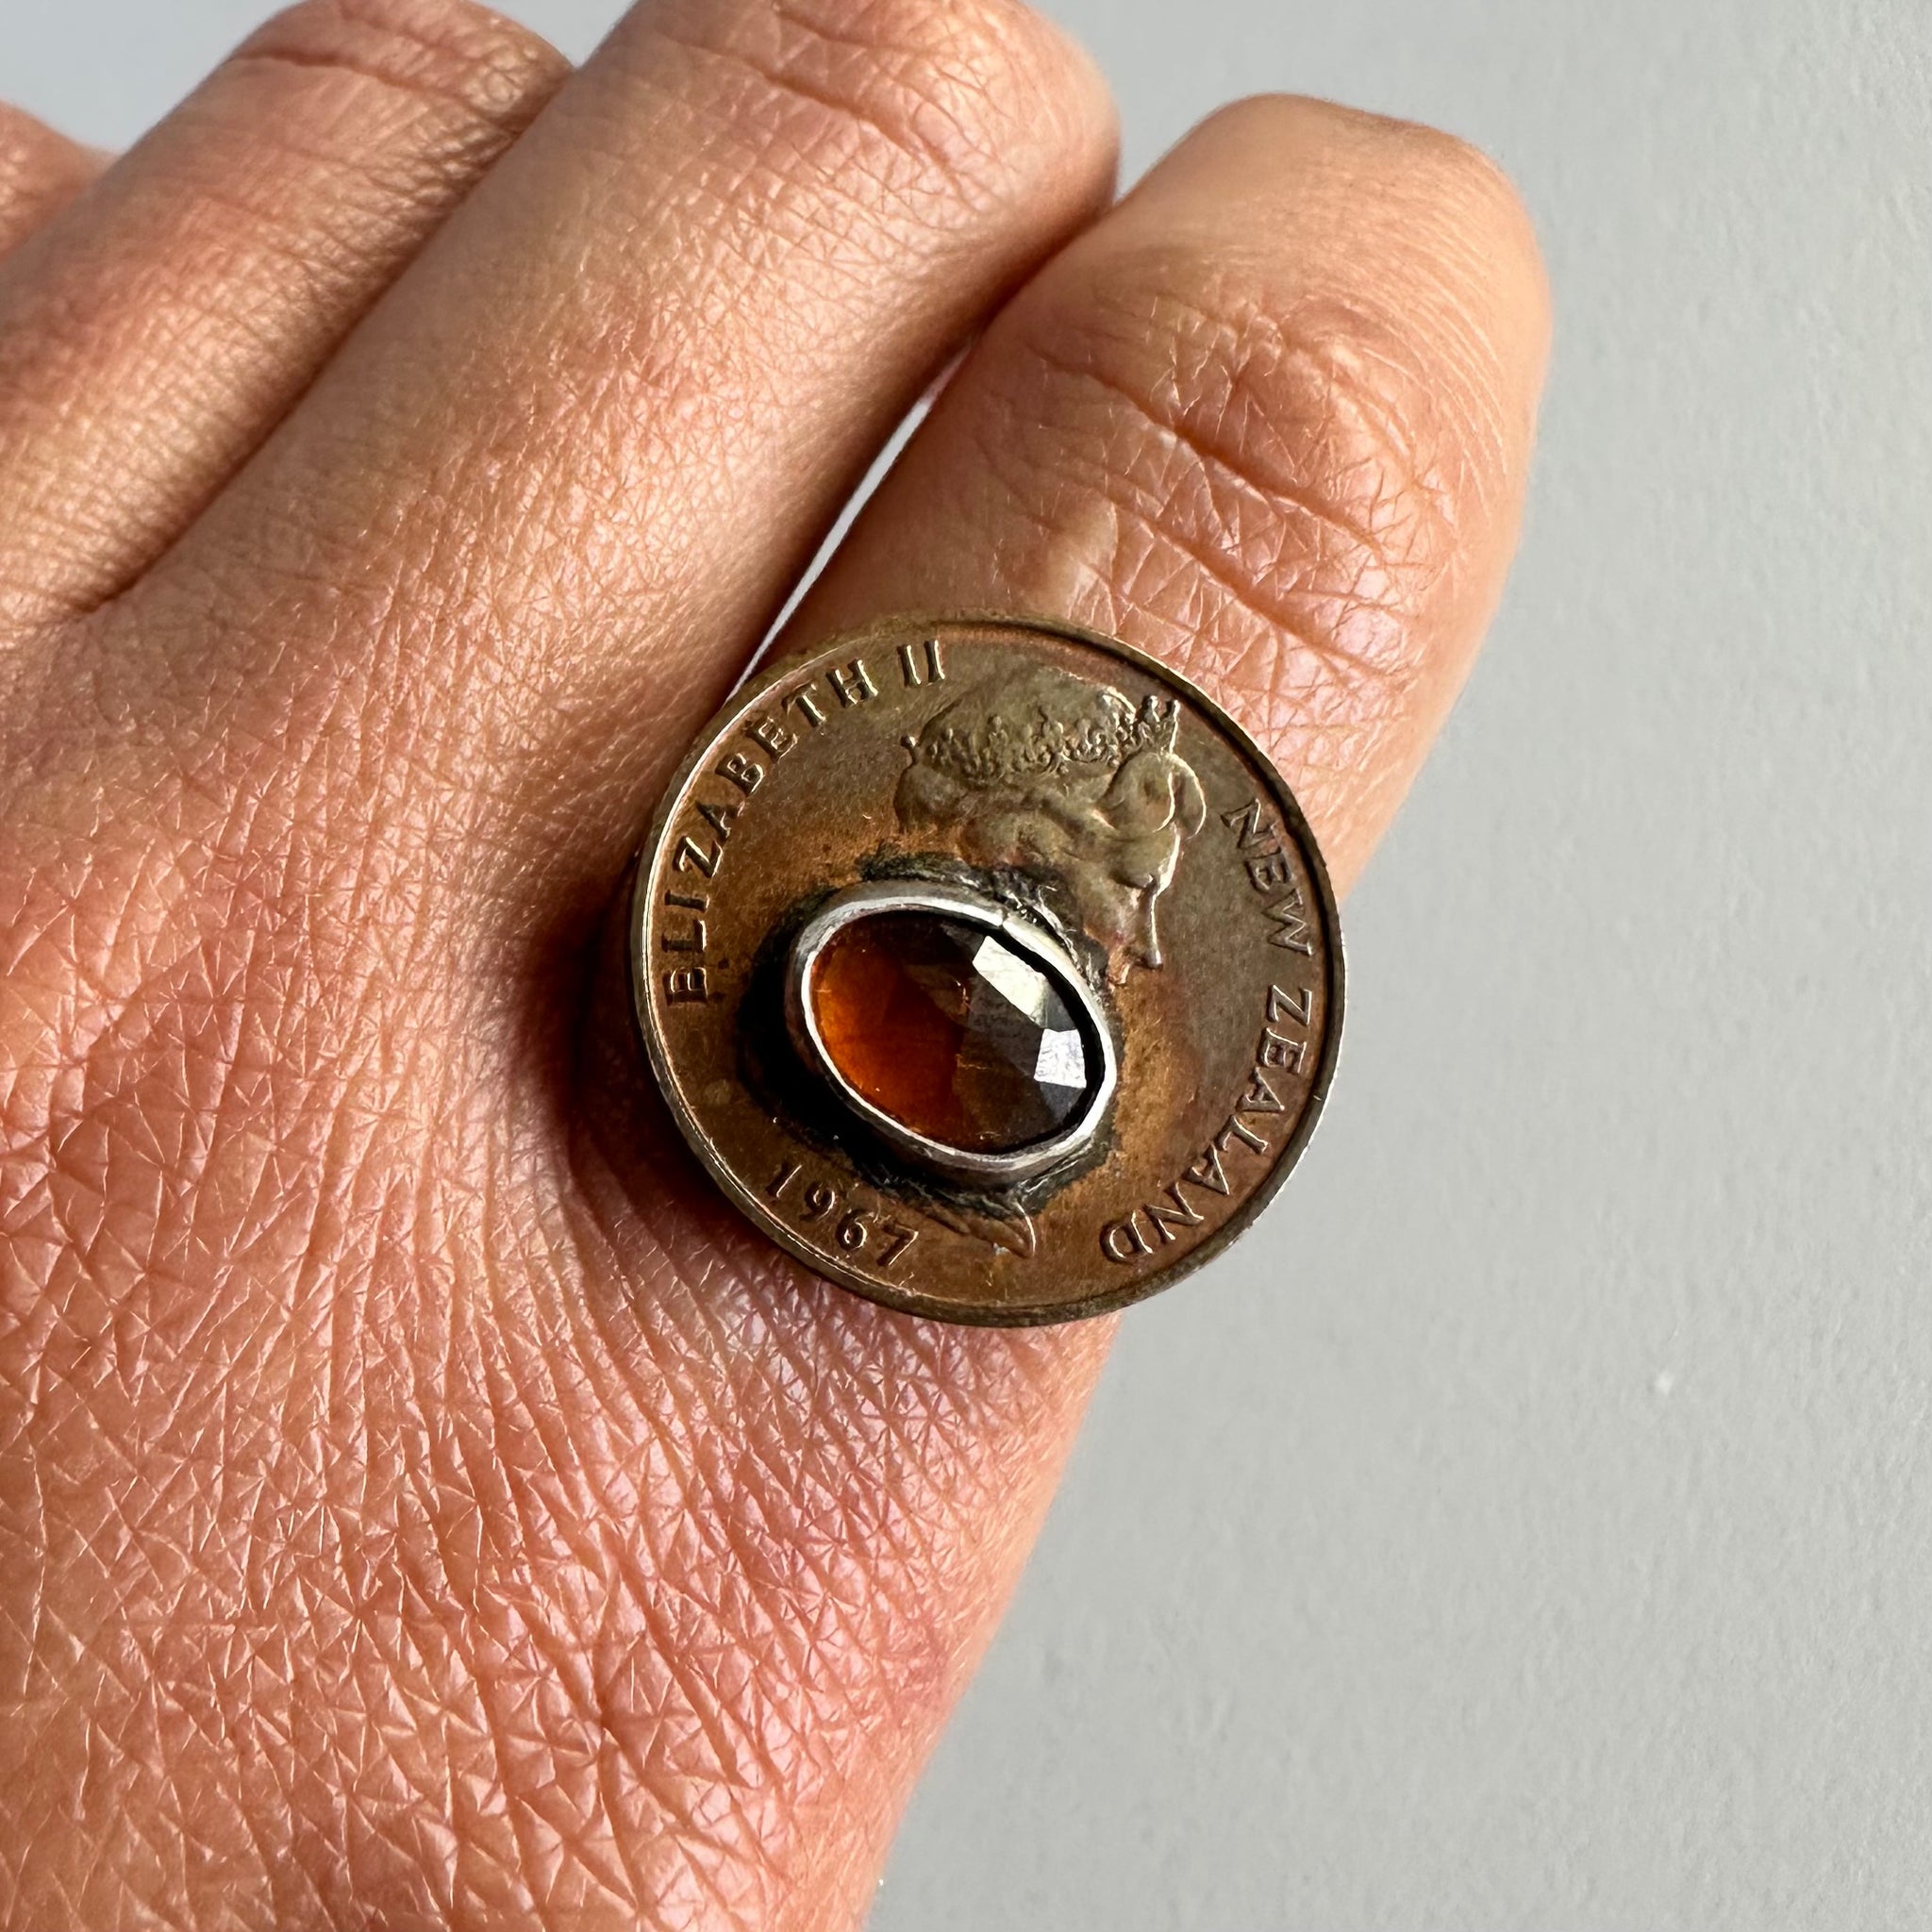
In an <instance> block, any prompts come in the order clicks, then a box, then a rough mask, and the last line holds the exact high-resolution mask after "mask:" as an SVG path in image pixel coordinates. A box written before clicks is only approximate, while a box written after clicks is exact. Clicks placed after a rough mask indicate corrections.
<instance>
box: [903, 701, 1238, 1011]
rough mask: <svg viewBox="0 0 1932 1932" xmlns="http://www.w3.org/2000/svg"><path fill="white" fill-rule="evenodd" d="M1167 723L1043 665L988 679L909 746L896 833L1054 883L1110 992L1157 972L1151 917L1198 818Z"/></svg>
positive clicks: (1152, 706)
mask: <svg viewBox="0 0 1932 1932" xmlns="http://www.w3.org/2000/svg"><path fill="white" fill-rule="evenodd" d="M1179 722H1180V720H1179V709H1178V707H1177V706H1176V705H1175V704H1174V701H1173V700H1172V699H1170V700H1168V701H1167V702H1165V703H1163V702H1162V701H1160V700H1159V699H1158V698H1155V697H1153V696H1149V697H1148V698H1147V699H1146V701H1145V702H1144V703H1143V704H1142V705H1141V707H1140V708H1138V709H1136V708H1135V707H1134V706H1133V705H1132V704H1131V703H1129V702H1128V700H1127V699H1126V698H1124V696H1122V694H1121V693H1120V692H1119V691H1115V690H1113V689H1112V688H1111V687H1110V686H1108V685H1103V684H1094V683H1090V682H1089V681H1087V680H1086V679H1084V678H1079V677H1074V676H1073V675H1069V674H1068V673H1066V672H1063V671H1060V670H1058V669H1056V668H1054V667H1052V666H1041V667H1039V668H1037V669H1033V670H1029V671H1027V672H1025V673H1024V674H1023V675H1019V676H1017V677H1014V678H1011V679H993V680H989V681H987V682H985V683H982V684H979V685H976V686H974V688H973V689H972V690H970V691H967V692H966V693H965V694H964V695H963V696H961V697H959V698H958V699H956V700H955V701H954V702H953V703H952V704H950V705H948V706H947V707H946V708H944V709H943V710H941V711H940V712H938V713H936V714H935V715H934V716H933V717H932V718H931V719H929V720H928V721H927V723H926V724H925V726H924V729H922V730H921V731H920V732H919V733H918V734H917V735H916V736H915V737H912V738H908V741H907V749H908V752H909V754H910V756H911V763H910V765H909V766H908V769H907V772H906V775H905V776H904V777H903V778H902V779H901V780H900V782H899V790H898V796H897V799H896V805H897V809H898V815H899V820H900V823H901V824H903V825H904V826H905V827H906V829H907V830H908V832H913V833H919V832H927V831H930V832H937V833H941V834H942V835H944V836H946V837H947V838H948V839H949V840H950V841H951V843H952V845H953V847H954V849H955V850H957V851H958V855H959V856H960V858H964V859H966V860H967V861H968V862H969V863H971V864H974V865H980V866H988V867H997V866H1012V867H1016V868H1018V869H1019V870H1021V871H1023V872H1026V873H1030V874H1044V875H1045V876H1047V877H1048V878H1050V879H1054V880H1057V881H1058V882H1059V883H1060V884H1061V885H1063V886H1064V887H1065V889H1066V891H1067V892H1068V894H1069V895H1070V897H1071V899H1072V902H1073V906H1074V910H1075V913H1076V915H1077V918H1078V920H1079V924H1080V927H1081V929H1082V931H1083V932H1084V933H1085V934H1086V936H1087V937H1088V938H1089V939H1091V940H1092V941H1094V942H1095V943H1096V944H1098V945H1100V946H1101V947H1103V948H1104V949H1105V950H1106V953H1107V956H1108V971H1109V974H1110V976H1111V977H1112V978H1114V979H1115V980H1120V979H1124V978H1125V976H1126V975H1127V974H1128V973H1129V972H1130V971H1132V969H1133V968H1134V967H1136V966H1141V967H1147V968H1157V967H1158V966H1159V965H1160V963H1161V954H1160V937H1159V929H1158V924H1157V920H1156V906H1157V903H1158V900H1159V898H1160V896H1161V894H1162V893H1163V892H1165V891H1167V889H1168V887H1169V885H1170V884H1171V883H1172V882H1173V879H1174V868H1175V867H1176V866H1177V865H1178V864H1179V862H1180V856H1181V850H1182V847H1183V846H1184V845H1185V844H1186V842H1187V841H1188V840H1189V839H1191V837H1193V835H1194V834H1195V833H1197V832H1198V831H1199V830H1200V829H1201V827H1202V824H1204V823H1205V821H1206V819H1207V814H1208V808H1207V801H1206V799H1205V798H1204V796H1203V795H1202V791H1201V784H1200V780H1199V779H1198V778H1197V777H1196V776H1195V775H1194V773H1193V771H1192V769H1191V767H1190V766H1189V764H1188V763H1187V761H1186V760H1185V759H1184V758H1181V756H1180V755H1179V753H1178V752H1177V751H1176V750H1175V749H1174V740H1175V737H1176V734H1177V732H1178V729H1179Z"/></svg>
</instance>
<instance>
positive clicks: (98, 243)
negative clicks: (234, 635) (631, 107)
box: [0, 0, 565, 633]
mask: <svg viewBox="0 0 1932 1932" xmlns="http://www.w3.org/2000/svg"><path fill="white" fill-rule="evenodd" d="M564 71H565V63H564V61H563V60H562V58H561V57H560V56H558V54H556V53H555V52H553V51H552V50H551V49H550V48H549V47H548V46H546V45H545V44H544V43H543V42H541V41H540V40H539V39H538V38H537V37H536V36H535V35H533V34H530V33H528V32H526V31H525V29H524V28H522V27H520V26H516V25H512V24H511V23H510V22H508V21H507V20H504V19H502V18H501V17H500V16H498V15H496V14H493V13H491V12H488V11H487V10H485V9H484V8H480V7H476V6H473V5H471V4H470V0H354V4H351V0H301V4H299V5H297V6H295V7H293V8H291V9H290V10H289V11H287V12H285V13H282V14H279V15H277V16H276V17H275V19H274V20H272V21H270V22H269V23H268V25H265V26H264V27H262V28H261V29H260V31H259V32H258V33H257V34H256V35H255V36H254V37H253V38H252V39H250V40H249V41H248V42H246V43H244V45H243V46H242V48H241V49H240V50H239V51H238V52H237V53H236V54H235V55H234V56H233V57H231V58H229V59H228V60H227V61H226V62H225V64H224V65H223V66H222V67H221V68H219V69H218V70H217V71H216V72H215V73H214V75H211V76H210V77H209V79H208V80H207V81H206V82H205V83H204V84H203V85H202V86H201V87H200V88H199V89H197V90H196V92H194V93H193V94H192V95H191V96H190V97H189V98H188V100H187V101H185V102H184V103H183V104H182V105H181V106H180V107H179V108H176V109H175V112H174V113H172V114H171V115H170V116H169V117H168V118H167V119H166V120H165V121H163V122H162V123H161V124H160V125H159V126H158V127H157V128H156V129H155V130H154V131H153V132H152V133H151V134H150V135H149V136H148V137H147V138H146V139H145V140H143V141H142V142H140V143H139V144H138V145H137V146H135V147H134V148H133V149H131V150H130V151H129V152H128V153H127V154H126V155H125V156H124V157H122V158H121V159H120V160H119V161H117V162H115V163H114V165H113V166H112V167H111V168H110V169H109V170H108V173H107V174H106V175H105V176H104V177H103V178H102V179H101V181H100V182H99V184H98V185H97V187H96V189H95V191H94V192H93V193H92V194H91V195H89V196H88V198H87V203H86V206H85V207H84V208H69V209H68V211H67V212H66V213H65V214H64V215H60V216H56V217H55V218H54V219H53V220H52V221H51V222H49V223H48V224H47V225H45V226H44V227H42V229H41V231H40V232H39V233H38V234H37V235H36V237H35V238H34V240H33V242H31V244H30V245H28V246H25V247H23V248H20V249H17V250H15V251H14V252H13V253H12V254H11V255H9V256H8V257H7V258H6V259H5V260H4V261H0V633H4V632H5V631H6V630H9V629H10V630H14V631H16V632H18V631H20V630H23V629H25V628H28V627H30V626H32V625H37V624H42V623H45V622H48V621H51V620H54V619H57V618H59V617H61V616H64V615H68V614H71V613H73V612H74V611H75V610H78V609H83V608H88V607H90V606H92V605H94V604H97V603H99V602H100V601H102V600H103V599H105V598H106V597H108V596H109V595H111V594H112V593H113V592H114V591H116V590H118V589H120V588H122V587H124V586H125V584H126V583H127V582H128V581H129V580H130V579H131V578H132V577H134V576H135V575H138V574H139V573H140V571H141V570H142V567H143V566H144V565H146V564H147V563H148V562H150V561H151V560H152V559H153V558H154V557H155V556H157V555H158V553H159V552H160V551H161V550H162V549H164V548H165V547H166V545H167V544H168V543H169V542H170V541H172V540H173V538H174V537H175V535H176V534H178V532H179V531H180V529H181V527H182V526H183V525H184V524H185V523H186V522H187V521H188V520H189V519H190V518H191V517H192V515H193V513H194V512H195V511H196V510H197V509H198V508H201V506H202V505H203V504H204V503H206V502H207V500H208V497H209V496H210V495H211V494H212V493H213V492H214V491H216V490H217V489H218V488H219V487H220V485H221V484H222V483H224V482H225V480H226V479H227V478H228V476H229V475H231V474H232V472H233V471H234V469H235V468H236V466H237V465H238V464H240V463H241V462H242V459H243V458H245V457H246V456H247V454H248V453H249V451H250V450H252V449H253V448H254V447H255V446H256V445H257V444H258V442H259V441H261V439H262V438H263V437H264V436H265V435H266V434H267V433H268V431H269V430H270V429H271V428H273V427H274V425H275V423H276V422H277V421H278V420H279V419H280V418H281V416H282V415H283V414H284V413H285V412H286V410H287V409H288V408H289V407H290V405H291V403H292V402H293V401H294V399H295V398H296V397H297V396H299V395H300V394H301V393H302V391H303V390H304V389H305V388H306V387H307V386H308V384H309V383H310V382H311V381H312V380H313V378H314V376H315V374H316V371H317V370H318V369H319V368H320V367H321V366H322V364H323V363H324V362H325V360H326V359H327V357H328V355H329V354H330V352H331V351H332V350H333V349H334V348H335V346H336V344H337V343H338V342H339V341H341V338H342V336H343V335H344V334H345V332H346V331H347V330H348V328H349V327H350V325H352V324H353V323H354V322H355V321H356V319H357V318H358V316H360V315H361V314H362V313H363V311H364V310H365V309H366V308H368V307H369V305H370V303H371V302H372V301H374V299H375V296H376V295H378V294H379V293H380V292H381V291H382V290H383V289H384V288H385V287H386V286H387V285H388V283H389V282H390V281H391V279H392V278H393V277H394V275H396V273H397V271H398V270H399V269H400V268H401V267H402V266H403V264H404V263H406V262H407V261H408V259H409V258H410V257H411V256H412V255H413V254H414V253H415V252H416V250H417V249H418V248H419V247H420V246H421V245H422V243H423V242H424V240H425V237H426V236H427V235H428V234H429V233H430V232H431V231H432V230H433V229H434V228H435V227H436V225H438V224H439V223H440V222H441V220H442V219H443V217H444V216H445V215H446V214H447V213H448V212H449V210H450V209H451V208H452V207H454V206H455V205H456V203H457V202H458V201H459V200H460V199H461V198H462V196H463V195H464V194H465V193H466V192H468V190H469V189H470V187H471V186H472V184H473V183H474V182H475V180H476V178H477V177H478V175H481V174H482V173H483V172H484V171H486V170H487V169H488V168H489V166H490V165H491V162H493V161H494V160H495V159H496V158H497V157H498V156H499V155H500V154H501V153H502V152H503V151H504V149H505V148H506V147H507V146H508V144H509V143H510V142H511V141H512V140H514V138H515V137H516V135H517V134H518V133H519V132H520V131H521V129H522V128H523V127H524V126H525V125H526V124H527V123H528V122H529V120H530V119H531V117H532V116H533V115H534V114H535V113H536V111H537V110H538V108H540V107H541V104H542V103H543V101H544V100H545V99H547V98H548V96H549V95H550V93H551V92H553V91H554V90H555V88H556V86H557V85H558V81H559V80H560V79H561V78H562V75H563V73H564ZM42 165H43V166H44V165H45V164H44V163H42Z"/></svg>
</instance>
